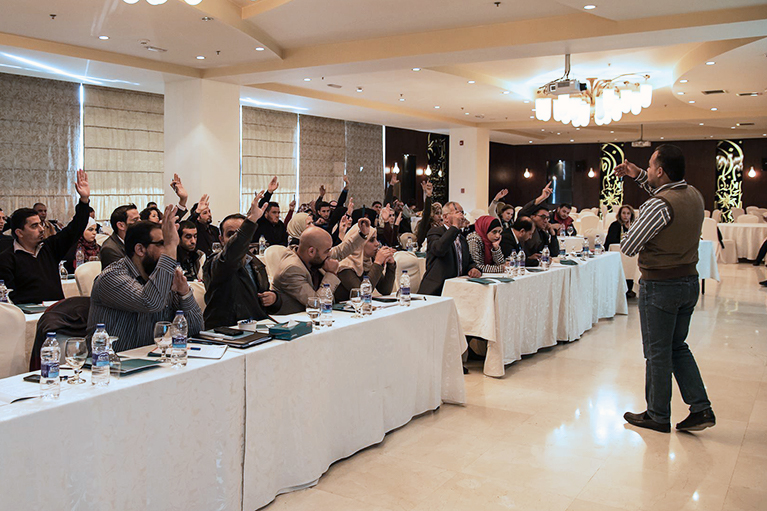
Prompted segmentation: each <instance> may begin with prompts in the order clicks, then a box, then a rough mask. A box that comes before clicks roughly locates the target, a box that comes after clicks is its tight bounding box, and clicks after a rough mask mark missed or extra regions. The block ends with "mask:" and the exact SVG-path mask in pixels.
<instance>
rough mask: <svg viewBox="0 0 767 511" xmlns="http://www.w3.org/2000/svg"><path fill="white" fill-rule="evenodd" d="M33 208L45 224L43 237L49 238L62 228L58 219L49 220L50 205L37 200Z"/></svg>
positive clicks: (41, 222) (42, 223) (43, 224)
mask: <svg viewBox="0 0 767 511" xmlns="http://www.w3.org/2000/svg"><path fill="white" fill-rule="evenodd" d="M32 209H34V210H35V213H37V216H38V217H40V224H41V225H42V226H43V239H45V238H49V237H51V236H53V235H54V234H56V233H57V232H59V231H60V230H61V226H60V225H59V223H58V222H57V221H56V220H50V221H49V220H48V206H46V205H45V204H43V203H42V202H36V203H35V205H34V206H32Z"/></svg>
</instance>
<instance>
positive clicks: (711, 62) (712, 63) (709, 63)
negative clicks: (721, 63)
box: [706, 60, 716, 66]
mask: <svg viewBox="0 0 767 511" xmlns="http://www.w3.org/2000/svg"><path fill="white" fill-rule="evenodd" d="M714 64H716V62H714V61H713V60H709V61H708V62H706V65H707V66H713V65H714Z"/></svg>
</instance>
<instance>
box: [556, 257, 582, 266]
mask: <svg viewBox="0 0 767 511" xmlns="http://www.w3.org/2000/svg"><path fill="white" fill-rule="evenodd" d="M559 264H564V265H565V266H578V263H576V262H575V261H573V260H572V259H563V260H561V261H559Z"/></svg>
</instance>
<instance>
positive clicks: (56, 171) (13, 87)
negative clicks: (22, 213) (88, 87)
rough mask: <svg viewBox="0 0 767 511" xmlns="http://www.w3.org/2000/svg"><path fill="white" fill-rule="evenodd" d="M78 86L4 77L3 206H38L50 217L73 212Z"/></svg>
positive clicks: (0, 121)
mask: <svg viewBox="0 0 767 511" xmlns="http://www.w3.org/2000/svg"><path fill="white" fill-rule="evenodd" d="M79 87H80V86H79V85H78V84H76V83H69V82H61V81H58V80H45V79H42V78H31V77H27V76H17V75H10V74H0V176H2V177H0V183H2V186H1V187H0V208H2V209H3V211H5V213H6V214H7V215H10V214H11V213H12V212H13V211H14V210H16V209H18V208H22V207H29V208H31V207H32V205H34V203H36V202H43V203H45V204H46V205H47V206H48V218H49V219H56V220H59V221H60V222H62V223H67V222H69V220H70V218H71V217H72V215H73V214H74V206H75V201H76V196H77V192H76V191H75V186H74V184H75V180H76V171H77V164H78V161H77V159H78V153H79V143H80V101H79Z"/></svg>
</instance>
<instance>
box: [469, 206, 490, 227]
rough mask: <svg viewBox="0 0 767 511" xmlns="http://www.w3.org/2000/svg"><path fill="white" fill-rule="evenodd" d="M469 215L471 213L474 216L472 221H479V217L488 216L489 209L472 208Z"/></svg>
mask: <svg viewBox="0 0 767 511" xmlns="http://www.w3.org/2000/svg"><path fill="white" fill-rule="evenodd" d="M469 215H471V218H472V220H471V223H474V222H476V221H477V218H479V217H481V216H486V215H487V210H486V209H479V208H478V209H472V210H471V211H470V212H469Z"/></svg>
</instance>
